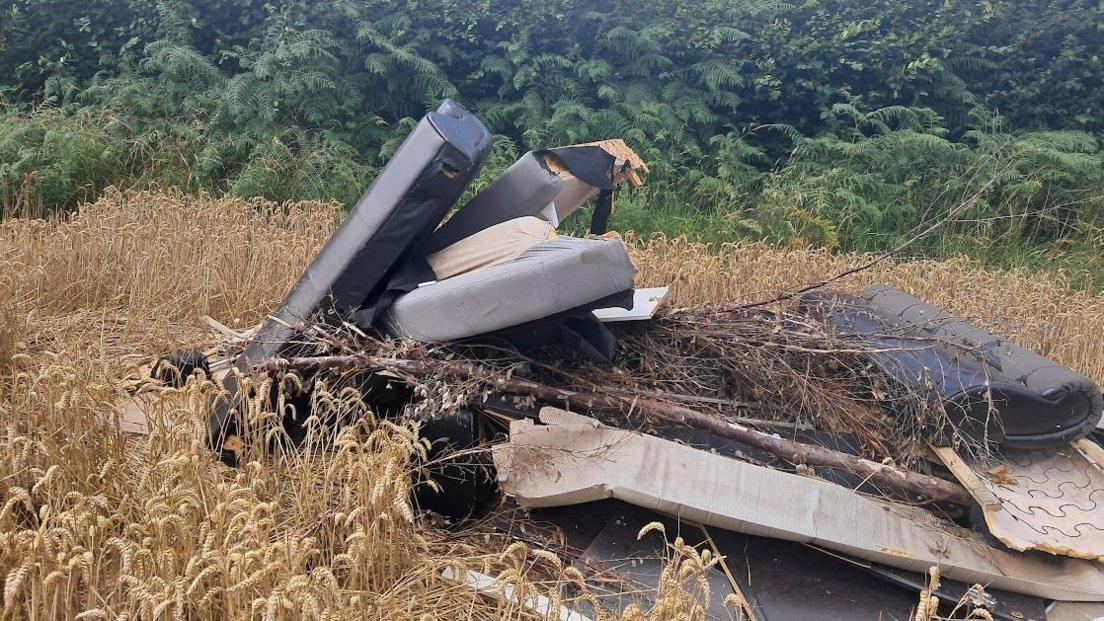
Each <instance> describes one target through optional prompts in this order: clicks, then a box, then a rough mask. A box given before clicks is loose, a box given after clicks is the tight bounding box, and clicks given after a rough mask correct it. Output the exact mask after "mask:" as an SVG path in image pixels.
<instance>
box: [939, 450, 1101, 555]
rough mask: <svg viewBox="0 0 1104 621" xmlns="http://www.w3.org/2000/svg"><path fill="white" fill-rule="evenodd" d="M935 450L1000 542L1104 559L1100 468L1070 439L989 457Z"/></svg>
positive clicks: (1015, 547)
mask: <svg viewBox="0 0 1104 621" xmlns="http://www.w3.org/2000/svg"><path fill="white" fill-rule="evenodd" d="M935 452H936V455H938V456H939V458H940V460H941V461H943V463H944V464H946V465H947V467H948V468H949V469H950V470H951V472H953V473H954V475H955V477H956V478H958V479H959V481H961V482H962V484H963V485H964V486H965V487H966V489H968V490H969V491H970V494H971V495H972V496H973V497H974V498H975V499H976V500H977V501H978V504H979V505H980V506H981V509H982V512H983V513H984V515H985V524H986V526H988V527H989V531H990V532H991V533H992V534H993V536H994V537H996V538H997V539H999V540H1000V541H1001V543H1003V544H1005V545H1006V546H1008V547H1009V548H1012V549H1013V550H1019V551H1026V550H1039V551H1042V552H1049V553H1050V554H1057V555H1063V556H1071V557H1074V558H1084V559H1096V560H1102V561H1104V470H1102V469H1101V468H1100V467H1099V466H1097V465H1096V464H1094V463H1093V462H1092V461H1091V459H1090V456H1089V455H1086V453H1084V452H1083V451H1082V450H1081V449H1080V448H1079V447H1078V446H1077V445H1076V444H1068V445H1066V446H1063V447H1059V448H1057V449H1045V450H1043V449H1038V450H1006V451H1004V452H1003V453H1002V454H1001V455H998V456H992V457H963V456H960V455H957V454H956V453H955V452H954V451H952V450H951V449H949V448H945V447H944V448H936V449H935Z"/></svg>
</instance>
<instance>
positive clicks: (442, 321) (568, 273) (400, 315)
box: [385, 237, 636, 342]
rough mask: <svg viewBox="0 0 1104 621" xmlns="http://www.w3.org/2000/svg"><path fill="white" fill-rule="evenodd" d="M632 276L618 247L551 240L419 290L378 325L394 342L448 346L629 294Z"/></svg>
mask: <svg viewBox="0 0 1104 621" xmlns="http://www.w3.org/2000/svg"><path fill="white" fill-rule="evenodd" d="M635 275H636V269H635V268H634V267H633V265H632V262H631V261H630V260H629V255H628V252H627V251H626V250H625V245H624V244H623V243H622V242H621V241H620V240H616V239H610V240H598V239H578V238H574V237H559V238H557V239H554V240H549V241H546V242H542V243H540V244H538V245H536V246H534V247H533V248H531V249H529V250H527V251H526V252H525V253H523V254H522V255H521V256H519V257H518V258H516V259H514V260H512V261H509V262H507V263H502V264H499V265H495V266H492V267H487V268H483V269H480V270H476V271H474V272H469V273H466V274H462V275H460V276H456V277H454V278H449V279H446V280H441V281H438V282H435V283H433V284H429V285H425V286H422V287H419V288H418V289H415V290H414V291H411V292H410V293H408V294H406V295H404V296H402V297H400V298H399V299H397V300H396V301H395V303H394V304H393V305H392V306H391V308H390V310H389V311H388V314H387V316H386V318H385V322H386V325H387V327H388V329H389V330H390V331H391V333H392V334H394V335H395V336H398V337H402V338H411V339H415V340H419V341H428V342H440V341H452V340H456V339H462V338H466V337H469V336H476V335H479V334H486V333H488V332H494V331H496V330H501V329H503V328H507V327H510V326H516V325H518V324H522V323H525V322H529V321H535V320H537V319H542V318H545V317H549V316H551V315H555V314H557V313H561V312H563V311H566V310H570V309H572V308H576V307H579V306H583V305H585V304H589V303H591V302H594V301H596V300H599V299H602V298H604V297H607V296H609V295H612V294H614V293H618V292H620V291H625V290H626V289H630V288H632V286H633V278H634V276H635Z"/></svg>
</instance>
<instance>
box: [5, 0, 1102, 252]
mask: <svg viewBox="0 0 1104 621" xmlns="http://www.w3.org/2000/svg"><path fill="white" fill-rule="evenodd" d="M0 9H2V10H0V16H2V17H0V20H2V21H0V76H3V77H0V89H2V90H0V93H4V94H5V95H4V96H5V97H6V99H7V102H8V103H7V104H6V108H5V109H4V110H5V111H4V112H3V115H4V116H3V122H4V124H3V128H2V129H0V178H3V179H4V180H5V184H6V185H7V186H10V187H14V186H16V185H19V184H20V183H22V182H23V181H24V180H25V179H26V175H27V174H29V173H31V172H35V174H37V175H38V177H37V179H38V181H36V185H35V186H34V187H33V188H32V190H31V191H34V192H37V193H38V195H39V198H40V200H42V201H44V202H45V203H47V204H49V205H54V206H70V205H72V204H74V203H75V202H76V201H78V200H82V199H84V198H86V197H87V196H89V195H90V194H91V193H94V192H95V191H97V190H98V188H101V187H103V186H104V185H106V184H109V183H117V184H133V185H155V184H172V185H178V186H182V187H184V188H186V189H192V190H195V189H201V188H206V189H214V190H218V191H226V192H233V193H236V194H241V195H264V196H267V197H269V198H275V199H287V198H336V199H338V200H341V201H344V202H346V203H350V202H352V201H354V200H355V199H356V197H357V196H358V195H359V193H360V191H361V189H362V188H363V187H364V185H365V184H366V183H367V182H368V180H369V179H370V178H371V177H372V175H373V173H374V171H375V170H376V169H377V168H378V167H379V166H381V165H382V164H383V163H384V162H385V161H386V159H387V157H388V156H389V155H390V153H392V152H393V150H394V149H395V148H396V147H397V145H398V144H399V142H400V141H401V140H402V138H403V137H404V136H405V134H406V133H407V132H408V131H409V129H410V126H411V124H412V122H413V119H414V118H416V117H417V116H419V115H420V114H422V113H423V112H424V111H425V110H426V109H428V108H432V107H434V106H436V104H437V103H438V102H439V101H440V100H441V99H442V98H444V97H455V98H458V99H459V100H460V101H461V102H462V103H464V104H465V105H467V106H468V107H470V108H472V109H474V110H475V111H476V112H477V113H479V114H480V115H481V117H482V118H484V119H485V120H486V121H487V122H488V124H489V125H490V126H491V129H492V131H494V132H495V133H496V134H497V135H498V136H499V145H500V146H499V147H497V150H496V156H497V157H498V158H499V159H502V160H503V161H502V162H500V163H501V166H502V167H504V166H505V165H506V164H508V163H509V162H508V160H509V157H512V156H513V155H514V154H516V153H519V152H521V151H524V150H526V149H529V148H538V147H544V146H551V145H556V144H563V143H571V142H580V141H586V140H593V139H601V138H608V137H613V136H619V137H623V138H625V139H626V140H627V141H628V142H629V143H630V144H631V145H632V146H633V147H634V148H636V149H637V150H638V151H639V152H640V153H641V154H642V155H643V156H644V157H645V159H646V160H647V161H648V162H649V164H650V165H651V167H652V169H653V171H654V174H653V175H652V178H651V179H650V181H649V185H648V186H647V187H646V188H645V189H643V190H640V191H638V192H637V193H636V194H635V195H632V196H629V197H628V198H627V200H626V201H623V202H622V204H623V207H624V208H623V209H622V210H621V211H622V213H621V215H620V216H619V217H621V218H627V219H628V220H627V223H628V224H629V225H640V226H643V227H645V228H650V227H652V226H656V227H660V228H669V227H664V223H663V222H662V221H660V220H657V219H656V217H655V216H654V214H653V216H651V217H650V219H648V218H643V215H644V212H645V211H646V210H649V209H651V210H653V211H654V212H655V213H657V214H658V213H662V214H683V215H685V216H686V217H687V218H688V220H687V221H693V222H698V223H706V224H702V225H701V226H702V227H708V229H709V231H708V232H707V234H708V235H714V236H719V237H726V236H727V237H739V236H753V237H762V238H768V239H772V240H775V241H778V242H787V243H802V244H818V245H825V246H830V247H844V248H860V249H876V248H884V247H886V245H887V244H892V243H894V242H895V241H897V240H899V239H900V238H901V236H903V235H905V234H906V233H907V232H908V231H910V230H912V229H913V228H915V227H916V226H918V225H921V224H923V223H925V222H928V221H930V219H931V218H932V217H935V216H936V215H938V214H940V213H946V212H947V210H948V209H949V208H950V207H951V206H952V205H953V204H956V201H961V200H963V197H964V196H968V195H970V194H971V192H975V191H977V189H978V188H979V187H981V186H982V184H984V183H985V182H986V181H988V180H989V179H991V178H993V177H994V176H996V177H999V179H998V181H997V182H996V183H993V184H990V185H989V186H986V191H985V195H984V197H982V199H981V200H980V201H978V207H977V209H976V210H974V212H973V213H971V215H970V218H969V219H968V221H964V222H960V223H958V224H956V225H955V232H957V234H962V235H988V234H1002V235H1011V236H1015V237H1016V238H1017V239H1025V240H1041V241H1052V240H1056V239H1064V238H1067V237H1069V236H1071V235H1076V234H1077V232H1078V231H1082V230H1085V229H1086V228H1088V229H1092V227H1094V226H1096V225H1097V224H1098V218H1099V214H1100V213H1101V210H1102V205H1101V200H1102V199H1101V196H1104V179H1102V173H1101V171H1102V170H1104V154H1102V152H1101V149H1100V139H1099V138H1100V135H1101V132H1104V66H1102V60H1101V53H1102V51H1104V26H1101V24H1102V23H1104V5H1101V4H1099V3H1097V2H1087V1H1083V0H985V1H983V2H960V1H955V0H951V1H943V0H920V1H916V2H902V1H901V0H862V1H859V0H804V2H802V3H799V2H797V1H796V0H792V1H786V0H596V1H588V2H580V1H578V0H511V1H509V2H493V1H491V0H476V1H474V2H460V1H459V0H404V1H400V2H391V1H383V0H337V1H335V2H310V1H307V0H268V1H266V2H261V1H259V0H89V1H87V2H82V3H73V2H67V1H64V0H2V1H0ZM62 143H64V144H62ZM85 151H87V152H85ZM489 168H490V169H491V170H496V169H497V170H501V167H497V168H496V166H491V167H489ZM488 174H490V173H488ZM484 182H485V179H484V180H481V181H479V182H478V183H477V184H476V185H477V186H478V185H480V184H481V183H484ZM634 217H636V218H637V220H632V218H634ZM672 217H673V216H672ZM676 228H677V227H676ZM701 232H703V234H706V232H705V231H704V230H703V231H701Z"/></svg>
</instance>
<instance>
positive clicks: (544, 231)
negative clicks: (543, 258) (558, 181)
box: [426, 216, 556, 280]
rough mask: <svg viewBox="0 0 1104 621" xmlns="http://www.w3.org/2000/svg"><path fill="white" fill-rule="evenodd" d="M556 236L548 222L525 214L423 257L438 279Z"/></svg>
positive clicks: (500, 260)
mask: <svg viewBox="0 0 1104 621" xmlns="http://www.w3.org/2000/svg"><path fill="white" fill-rule="evenodd" d="M555 237H556V230H555V228H554V227H553V226H552V224H551V223H550V222H548V221H546V220H541V219H540V218H535V217H533V216H525V217H523V218H514V219H513V220H507V221H505V222H502V223H499V224H496V225H494V226H492V227H489V228H486V229H483V230H482V231H479V232H478V233H476V234H475V235H472V236H471V237H466V238H464V239H461V240H460V241H458V242H456V243H455V244H453V245H451V246H449V247H448V248H445V249H444V250H440V251H438V252H435V253H433V254H431V255H429V256H428V257H426V260H427V261H428V262H429V266H430V268H432V269H433V274H434V275H435V276H436V277H437V280H444V279H446V278H452V277H453V276H458V275H460V274H466V273H468V272H473V271H475V270H477V269H480V268H484V267H490V266H492V265H498V264H500V263H505V262H506V261H512V260H513V259H516V258H518V257H519V256H520V255H521V253H523V252H525V251H526V250H529V249H530V248H532V247H533V246H536V245H537V244H539V243H541V242H543V241H548V240H549V239H554V238H555Z"/></svg>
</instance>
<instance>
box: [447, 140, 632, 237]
mask: <svg viewBox="0 0 1104 621" xmlns="http://www.w3.org/2000/svg"><path fill="white" fill-rule="evenodd" d="M647 170H648V169H647V166H645V165H644V162H643V161H642V160H641V159H640V157H639V156H638V155H636V153H634V152H633V151H632V149H630V148H629V147H628V146H627V145H626V144H625V143H624V142H623V141H621V140H606V141H602V142H597V143H591V144H584V145H573V146H569V147H557V148H554V149H548V150H544V151H530V152H528V153H526V154H525V155H523V156H521V157H520V158H519V159H518V160H517V161H516V162H514V163H513V164H512V165H511V166H510V167H509V168H508V169H506V172H504V173H503V174H502V176H500V177H499V178H498V179H495V180H494V182H493V183H491V185H489V186H487V187H486V188H485V189H484V190H483V191H482V192H480V193H479V194H477V195H476V196H475V198H473V199H472V200H471V201H469V202H468V203H467V204H466V205H464V206H463V207H461V208H460V209H458V210H457V211H456V213H454V214H453V215H452V217H451V218H449V219H448V221H446V222H445V223H444V224H442V225H441V227H440V228H439V229H437V230H436V231H435V232H434V233H433V236H432V238H431V239H430V240H429V241H428V242H427V245H426V247H425V251H426V252H427V253H430V254H432V253H434V252H437V251H439V250H442V249H444V248H446V247H448V246H450V245H452V244H454V243H456V242H458V241H460V240H462V239H464V238H466V237H470V236H472V235H474V234H475V233H477V232H479V231H482V230H484V229H486V228H488V227H491V226H494V225H495V224H498V223H500V222H505V221H506V220H512V219H514V218H520V217H522V216H536V217H540V218H542V219H545V220H548V221H549V222H552V224H553V226H558V225H559V223H560V222H563V221H564V220H565V219H566V218H567V217H568V216H570V215H571V214H572V213H573V212H574V211H575V210H577V209H578V208H579V207H581V206H582V205H583V204H584V203H586V201H588V200H590V199H591V198H592V197H594V196H595V195H597V194H598V192H599V191H600V190H612V189H613V188H614V186H616V185H617V184H619V183H620V182H622V181H623V180H626V179H628V180H629V181H630V182H632V183H633V184H634V185H637V184H639V183H640V178H639V176H638V175H637V172H636V171H642V172H647Z"/></svg>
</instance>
